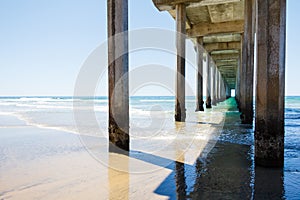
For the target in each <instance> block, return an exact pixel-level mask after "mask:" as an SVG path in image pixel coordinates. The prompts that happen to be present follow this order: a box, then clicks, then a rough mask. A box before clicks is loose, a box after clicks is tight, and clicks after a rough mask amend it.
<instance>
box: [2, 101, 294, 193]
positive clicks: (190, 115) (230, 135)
mask: <svg viewBox="0 0 300 200" xmlns="http://www.w3.org/2000/svg"><path fill="white" fill-rule="evenodd" d="M174 104H175V101H174V97H171V96H141V97H136V96H134V97H131V98H130V137H131V149H132V151H131V154H132V156H136V157H137V158H139V156H140V155H139V152H146V153H147V154H149V155H151V154H152V155H154V154H155V155H162V157H165V158H167V159H166V160H167V161H168V162H169V161H170V160H171V157H169V156H168V153H169V154H171V153H170V152H168V150H166V149H167V148H166V146H169V147H170V146H172V148H173V146H176V145H178V144H177V143H176V144H175V142H174V141H175V140H178V141H188V140H190V138H192V139H193V140H195V141H197V140H206V141H208V143H207V144H206V147H205V148H206V151H203V152H204V153H203V152H202V153H201V155H200V156H199V155H196V158H195V156H194V157H193V156H191V158H189V155H188V154H187V153H186V154H185V157H184V158H183V159H185V160H186V162H184V161H183V163H184V164H183V165H180V164H179V163H178V162H174V163H173V164H174V168H176V169H180V167H181V168H182V167H183V175H182V176H181V177H182V178H183V179H182V180H181V181H180V183H183V182H184V186H182V187H181V190H182V188H183V190H184V191H183V193H181V192H180V189H178V183H177V182H176V180H177V179H178V178H179V177H180V173H178V172H177V171H176V172H174V173H172V174H171V175H170V176H169V178H167V179H166V180H165V182H162V183H161V185H160V186H159V187H158V188H157V189H156V190H155V193H157V194H161V195H165V196H169V197H170V199H173V198H179V197H180V195H183V196H182V197H185V198H192V199H197V198H200V197H202V198H206V197H216V198H219V197H220V196H221V195H222V197H224V198H225V197H228V198H232V197H236V198H240V197H245V198H246V199H253V198H254V199H258V198H259V197H261V198H273V197H274V198H277V197H278V198H279V199H300V97H286V104H285V105H286V106H285V107H286V108H285V165H284V169H283V171H279V172H278V171H273V172H272V171H271V172H270V171H268V170H265V169H259V168H257V169H256V168H255V167H254V161H253V157H254V155H253V152H254V150H253V149H254V146H253V143H254V136H253V134H254V133H253V130H254V128H253V127H252V126H249V125H242V124H240V121H239V113H238V111H237V110H236V105H235V101H234V100H233V99H229V100H227V101H225V102H222V103H219V104H218V106H216V107H213V109H211V110H206V111H205V112H202V113H195V98H194V97H186V108H187V120H186V124H184V123H180V124H178V123H175V122H174ZM107 112H108V99H107V97H95V98H86V97H82V98H79V97H78V98H74V99H73V98H72V97H61V96H57V97H54V96H49V97H39V96H36V97H24V96H22V97H1V98H0V129H1V130H4V129H6V128H9V129H12V128H20V127H21V128H22V127H24V126H31V127H36V128H39V129H47V130H56V131H63V132H68V133H71V134H74V135H78V136H79V137H80V138H81V142H82V143H83V144H84V145H86V148H87V149H88V150H91V149H93V148H94V146H93V145H94V143H93V142H92V143H90V141H91V140H92V139H91V138H100V139H99V141H101V142H102V143H103V142H105V141H107V138H108V135H107V130H108V127H107V119H108V113H107ZM212 127H213V129H212ZM212 132H213V133H214V134H212ZM1 134H4V131H1V132H0V139H1V138H2V139H1V140H0V162H1V163H0V166H1V165H2V169H1V167H0V169H1V170H4V168H3V166H6V164H7V163H9V162H11V160H10V156H9V155H10V154H9V153H7V152H10V151H12V149H14V148H16V147H14V146H12V145H11V144H14V143H13V142H12V141H8V140H5V138H6V137H4V136H3V135H2V136H1ZM6 134H7V133H6ZM3 138H4V139H3ZM210 141H214V142H212V143H211V146H209V144H210ZM16 144H18V143H16ZM180 145H182V144H180ZM192 145H194V144H193V143H190V142H187V146H188V147H190V146H192ZM187 146H185V147H184V148H183V149H181V150H180V151H187V152H188V151H189V150H187ZM174 148H175V147H174ZM176 148H177V147H176ZM221 151H223V152H222V153H220V152H221ZM91 152H92V154H94V155H96V154H97V153H95V152H93V150H91ZM192 152H193V151H192ZM237 152H240V154H238V155H236V153H237ZM41 153H43V152H41ZM164 153H165V155H163V154H164ZM172 153H174V152H172ZM19 154H20V155H19V158H20V159H25V157H26V155H22V152H19ZM229 154H230V155H229ZM226 156H228V157H230V158H232V160H226V159H225V160H224V157H226ZM141 157H142V156H140V158H139V159H145V158H144V157H143V158H141ZM197 157H198V158H197ZM218 157H220V158H219V160H221V161H217V158H218ZM235 158H240V160H238V161H235V160H234V159H235ZM181 159H182V158H181ZM29 160H30V159H29ZM195 160H196V161H195ZM151 162H154V161H151ZM227 162H229V163H228V165H229V166H230V167H228V170H229V171H226V170H224V169H222V167H221V166H222V165H223V164H225V165H226V163H227ZM233 162H238V163H239V165H240V166H243V167H244V168H245V169H246V172H245V171H241V172H240V174H239V175H234V176H239V177H235V178H234V180H240V181H241V182H245V183H244V184H245V187H242V189H241V186H240V184H239V185H237V184H236V183H232V186H231V187H229V186H228V183H226V181H227V180H229V179H231V178H232V177H234V176H232V174H234V173H236V172H232V170H233V169H234V170H236V169H235V168H234V167H231V166H232V163H233ZM159 165H162V164H161V163H160V164H159ZM169 165H170V163H166V164H165V166H169ZM170 166H171V165H170ZM189 168H191V169H190V170H189ZM219 168H220V171H218V170H217V169H219ZM134 170H137V171H136V172H137V173H140V172H141V171H139V170H143V169H140V168H139V169H138V168H137V169H134ZM149 170H150V171H151V170H152V169H149ZM197 170H198V171H199V172H198V173H196V172H197ZM222 170H224V171H222ZM192 171H194V172H192ZM195 171H196V172H195ZM179 172H180V170H179ZM184 172H186V174H184ZM1 173H3V171H0V175H1ZM272 173H273V174H272ZM199 174H202V175H201V176H202V179H201V178H199ZM243 174H244V175H243ZM270 174H272V175H271V176H273V177H279V178H278V179H277V180H275V181H274V180H273V179H272V180H271V181H272V182H273V183H274V182H276V184H277V185H276V186H277V187H275V188H270V186H268V177H269V176H270ZM274 174H275V175H274ZM278 174H279V175H278ZM225 175H226V176H225ZM277 175H278V176H277ZM175 179H176V180H175ZM212 179H215V182H212V181H211V180H212ZM172 180H173V182H172ZM1 181H3V180H1ZM171 182H172V183H171ZM272 182H271V183H272ZM196 186H197V187H196ZM235 187H236V188H235ZM170 188H173V190H174V191H175V190H176V192H174V193H170V192H168V191H169V190H172V189H170ZM237 188H239V191H240V194H242V196H232V195H234V194H233V193H230V192H228V191H232V190H235V191H236V190H237ZM278 188H279V189H278ZM200 189H201V190H200ZM275 190H276V191H277V192H274V191H275ZM204 191H205V192H204ZM216 191H218V192H219V193H220V194H219V193H218V192H216ZM226 192H227V193H226ZM221 193H222V194H221ZM237 193H239V192H237ZM0 194H1V188H0ZM178 195H179V196H178ZM212 195H216V196H212ZM218 195H220V196H218ZM226 195H228V196H226ZM245 195H246V196H245ZM264 195H266V196H264ZM272 195H274V196H272ZM0 197H1V195H0ZM255 197H258V198H255Z"/></svg>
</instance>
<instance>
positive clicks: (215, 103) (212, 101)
mask: <svg viewBox="0 0 300 200" xmlns="http://www.w3.org/2000/svg"><path fill="white" fill-rule="evenodd" d="M216 71H217V70H216V66H215V65H214V64H213V65H212V86H211V96H212V98H211V104H212V105H213V106H216V105H217V100H216V92H217V90H216V89H217V87H216V85H217V84H216V74H217V73H216Z"/></svg>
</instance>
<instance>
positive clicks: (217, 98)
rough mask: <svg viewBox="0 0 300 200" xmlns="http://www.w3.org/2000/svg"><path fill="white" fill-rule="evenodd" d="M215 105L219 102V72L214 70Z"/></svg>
mask: <svg viewBox="0 0 300 200" xmlns="http://www.w3.org/2000/svg"><path fill="white" fill-rule="evenodd" d="M216 71H217V72H216V103H219V102H220V95H219V94H220V77H219V71H218V69H216Z"/></svg>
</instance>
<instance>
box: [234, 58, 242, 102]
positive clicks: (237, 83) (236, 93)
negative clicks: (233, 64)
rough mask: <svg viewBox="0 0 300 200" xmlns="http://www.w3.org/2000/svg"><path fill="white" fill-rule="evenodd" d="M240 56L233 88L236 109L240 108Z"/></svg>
mask: <svg viewBox="0 0 300 200" xmlns="http://www.w3.org/2000/svg"><path fill="white" fill-rule="evenodd" d="M241 68H242V67H241V56H239V58H238V65H237V72H236V84H235V85H236V88H235V99H236V101H237V105H238V108H240V102H241V98H240V96H241Z"/></svg>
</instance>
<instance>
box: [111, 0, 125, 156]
mask: <svg viewBox="0 0 300 200" xmlns="http://www.w3.org/2000/svg"><path fill="white" fill-rule="evenodd" d="M107 24H108V27H107V29H108V63H109V68H108V80H109V127H108V130H109V141H110V143H109V149H110V150H112V151H115V150H117V151H119V150H126V151H128V150H129V94H128V33H127V30H128V0H107Z"/></svg>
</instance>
